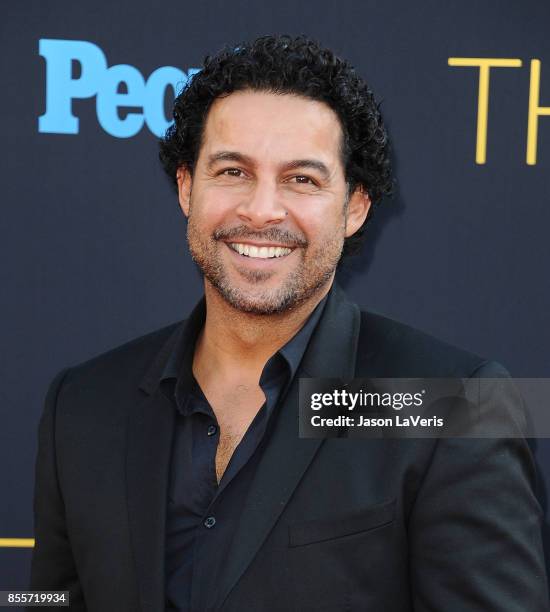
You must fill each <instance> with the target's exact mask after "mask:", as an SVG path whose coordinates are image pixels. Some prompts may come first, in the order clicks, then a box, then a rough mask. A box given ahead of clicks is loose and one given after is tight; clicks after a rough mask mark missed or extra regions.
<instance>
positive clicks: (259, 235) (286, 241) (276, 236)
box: [212, 225, 308, 247]
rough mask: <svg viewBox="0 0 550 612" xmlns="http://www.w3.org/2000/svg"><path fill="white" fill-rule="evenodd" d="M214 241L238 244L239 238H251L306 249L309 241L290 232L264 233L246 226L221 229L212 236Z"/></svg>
mask: <svg viewBox="0 0 550 612" xmlns="http://www.w3.org/2000/svg"><path fill="white" fill-rule="evenodd" d="M212 236H213V238H214V240H226V241H234V242H238V239H239V238H250V239H252V240H259V241H265V242H277V243H279V244H283V245H285V246H289V247H290V246H291V247H306V246H307V245H308V242H307V240H306V239H305V238H304V237H303V236H299V235H297V234H295V233H293V232H290V231H288V230H284V229H280V228H277V227H270V228H268V229H266V230H264V231H262V232H258V231H254V230H251V229H250V228H248V227H246V225H238V226H236V227H231V228H227V229H226V228H220V229H217V230H216V231H215V232H214V233H213V234H212Z"/></svg>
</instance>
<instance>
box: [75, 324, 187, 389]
mask: <svg viewBox="0 0 550 612" xmlns="http://www.w3.org/2000/svg"><path fill="white" fill-rule="evenodd" d="M184 324H185V321H178V322H176V323H172V324H170V325H167V326H165V327H162V328H160V329H157V330H155V331H152V332H149V333H147V334H145V335H143V336H139V337H138V338H134V339H132V340H129V341H128V342H125V343H124V344H121V345H119V346H116V347H114V348H112V349H110V350H108V351H106V352H104V353H101V354H99V355H96V356H95V357H92V358H91V359H88V360H86V361H84V362H81V363H79V364H77V365H75V366H72V367H71V368H69V369H68V374H67V376H66V378H65V383H66V385H73V384H74V385H78V386H82V385H86V386H88V385H93V386H98V385H99V386H102V383H105V384H112V383H113V382H114V381H116V384H120V383H130V384H135V385H139V383H140V381H141V379H142V378H143V377H144V376H145V373H146V372H147V370H148V368H149V367H150V366H151V362H152V361H154V360H155V358H157V357H158V356H159V355H160V354H162V353H164V352H166V351H167V350H168V349H169V347H170V346H171V340H172V339H175V336H176V334H177V332H178V330H179V329H180V328H181V326H182V325H184Z"/></svg>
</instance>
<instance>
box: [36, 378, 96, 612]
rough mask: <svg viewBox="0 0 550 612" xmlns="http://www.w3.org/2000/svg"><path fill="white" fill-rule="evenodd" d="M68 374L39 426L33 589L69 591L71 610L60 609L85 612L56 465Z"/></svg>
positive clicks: (58, 381) (49, 398) (51, 393)
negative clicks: (59, 406) (63, 389)
mask: <svg viewBox="0 0 550 612" xmlns="http://www.w3.org/2000/svg"><path fill="white" fill-rule="evenodd" d="M68 372H69V370H63V371H62V372H60V373H59V374H58V375H57V376H56V377H55V379H54V380H53V382H52V383H51V385H50V388H49V390H48V393H47V395H46V401H45V406H44V411H43V413H42V417H41V419H40V424H39V427H38V453H37V457H36V469H35V489H34V538H35V545H34V550H33V555H32V562H31V585H30V588H31V589H33V590H50V591H53V590H55V591H69V600H70V608H66V607H63V608H62V607H59V608H57V609H59V610H67V609H69V610H71V612H73V611H74V612H85V610H86V607H85V604H84V599H83V593H82V587H81V585H80V582H79V579H78V573H77V569H76V565H75V561H74V558H73V553H72V550H71V543H70V540H69V536H68V533H67V526H66V522H65V508H64V504H63V496H62V491H61V489H60V484H59V480H58V474H57V466H56V449H55V422H56V404H57V398H58V395H59V392H60V389H61V387H62V385H63V381H64V379H65V377H66V375H67V373H68ZM29 609H30V608H29ZM33 609H34V608H33Z"/></svg>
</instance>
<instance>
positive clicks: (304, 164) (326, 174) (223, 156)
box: [207, 151, 330, 180]
mask: <svg viewBox="0 0 550 612" xmlns="http://www.w3.org/2000/svg"><path fill="white" fill-rule="evenodd" d="M221 161H233V162H238V163H241V164H247V165H249V166H255V162H254V160H253V159H252V158H251V157H249V156H248V155H244V154H243V153H239V152H238V151H218V152H217V153H213V154H212V155H210V156H209V157H208V163H207V167H208V168H209V169H210V168H212V166H214V165H215V164H216V163H217V162H221ZM299 168H311V169H312V170H317V172H319V173H320V174H322V175H323V178H324V179H325V180H326V179H328V178H330V171H329V169H328V167H327V165H326V164H325V163H323V162H322V161H320V160H318V159H294V160H292V161H289V162H286V163H284V164H282V166H281V169H282V170H283V171H288V170H298V169H299Z"/></svg>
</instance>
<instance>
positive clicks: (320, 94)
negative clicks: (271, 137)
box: [159, 35, 393, 255]
mask: <svg viewBox="0 0 550 612" xmlns="http://www.w3.org/2000/svg"><path fill="white" fill-rule="evenodd" d="M244 89H251V90H255V91H268V92H273V93H277V94H285V93H286V94H295V95H301V96H304V97H306V98H310V99H311V100H316V101H321V102H324V103H326V104H327V105H328V106H329V107H330V108H331V109H332V110H334V111H335V113H336V114H337V116H338V117H339V119H340V123H341V125H342V131H343V143H342V144H343V147H342V153H343V163H344V169H345V176H346V181H347V183H348V194H351V193H352V192H353V190H354V189H355V188H357V187H360V188H362V189H364V190H365V191H366V193H368V195H369V197H370V199H371V201H372V204H373V205H372V206H371V210H370V211H369V215H368V216H367V219H366V220H365V223H364V224H363V225H362V226H361V228H360V229H359V230H358V231H357V232H356V233H355V234H354V235H353V236H351V237H349V238H346V240H345V243H344V249H343V255H348V254H353V253H357V252H358V251H359V248H360V245H361V242H362V236H363V233H364V229H365V225H366V223H367V222H368V221H369V219H370V218H371V217H372V213H373V209H374V207H375V206H376V205H377V204H378V203H379V202H380V201H381V199H382V198H383V197H384V196H387V195H389V194H390V193H391V192H392V187H393V180H392V169H391V160H390V146H389V141H388V136H387V133H386V129H385V127H384V123H383V121H382V116H381V114H380V109H379V104H377V103H376V102H375V100H374V96H373V93H372V91H371V90H370V89H369V87H368V86H367V84H366V83H365V81H364V80H363V79H361V78H360V77H359V76H358V75H357V74H356V72H355V70H354V69H353V68H352V66H351V65H350V64H349V63H348V62H347V61H345V60H342V59H340V58H339V57H337V56H336V55H335V54H334V53H333V52H332V51H330V50H329V49H325V48H323V47H321V46H320V45H319V44H318V43H317V42H315V41H313V40H311V39H309V38H307V37H305V36H298V37H291V36H287V35H281V36H262V37H260V38H257V39H256V40H254V41H252V42H250V43H243V44H240V45H239V46H237V47H232V48H225V49H223V50H222V51H220V52H219V53H217V54H216V55H214V56H207V57H206V58H205V60H204V67H203V69H202V70H201V71H200V72H198V73H197V74H195V75H194V76H193V77H192V78H191V79H190V80H189V81H188V82H187V84H186V86H185V87H184V88H183V90H182V91H181V93H180V94H179V95H178V96H177V97H176V99H175V101H174V112H173V116H174V123H173V124H171V126H170V127H169V128H168V130H167V131H166V135H165V137H164V138H161V139H160V141H159V144H160V154H159V157H160V160H161V162H162V165H163V167H164V170H165V171H166V173H167V174H168V176H169V177H170V178H171V180H172V181H173V183H174V185H176V186H177V182H176V172H177V170H178V168H180V167H181V166H186V167H187V168H189V170H190V171H191V173H192V172H193V168H194V165H195V162H196V160H197V158H198V154H199V149H200V146H201V139H202V134H203V128H204V124H205V122H206V116H207V114H208V110H209V108H210V105H211V104H212V102H213V101H214V100H216V98H219V97H222V96H225V95H228V94H231V93H232V92H235V91H240V90H244Z"/></svg>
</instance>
